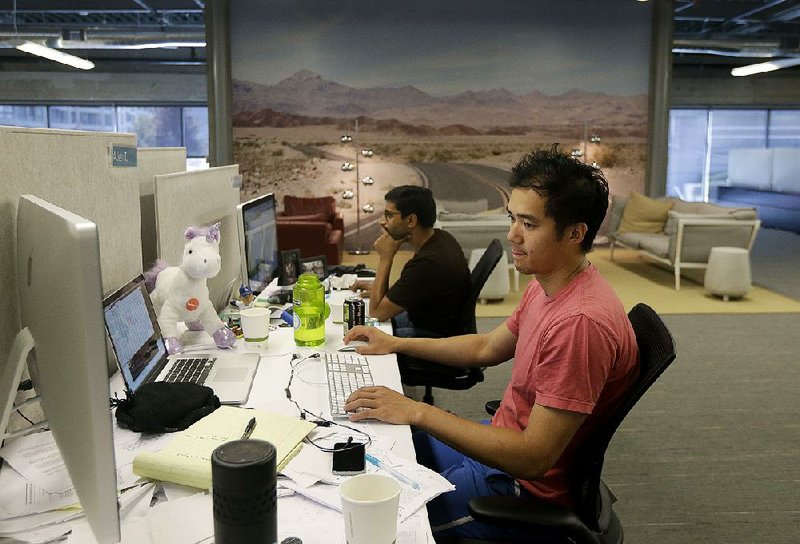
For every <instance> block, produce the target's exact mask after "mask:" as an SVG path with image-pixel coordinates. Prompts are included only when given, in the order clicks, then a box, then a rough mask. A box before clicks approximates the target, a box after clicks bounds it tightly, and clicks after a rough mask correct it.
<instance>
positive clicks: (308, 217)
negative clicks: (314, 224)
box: [278, 213, 328, 223]
mask: <svg viewBox="0 0 800 544" xmlns="http://www.w3.org/2000/svg"><path fill="white" fill-rule="evenodd" d="M281 219H286V220H287V221H319V222H320V223H326V222H327V221H328V216H326V215H325V214H324V213H309V214H305V215H286V214H284V215H281V216H279V217H278V221H280V220H281Z"/></svg>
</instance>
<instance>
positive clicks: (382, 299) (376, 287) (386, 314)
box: [369, 232, 405, 321]
mask: <svg viewBox="0 0 800 544" xmlns="http://www.w3.org/2000/svg"><path fill="white" fill-rule="evenodd" d="M403 242H404V240H395V239H394V238H392V237H391V236H389V235H388V234H387V233H385V232H384V233H383V234H381V235H380V236H379V237H378V239H377V240H375V243H374V244H373V247H374V248H375V252H376V253H377V254H378V268H377V269H376V270H375V280H374V281H373V282H372V287H371V288H370V291H369V315H370V317H374V318H376V319H378V320H379V321H386V320H387V319H391V318H392V317H394V316H396V315H397V314H399V313H400V312H402V311H404V310H405V308H403V307H402V306H398V305H397V304H395V303H394V302H392V301H391V300H389V299H388V298H387V297H386V292H387V291H388V290H389V274H390V273H391V271H392V263H393V262H394V256H395V254H396V253H397V250H398V249H400V245H401V244H402V243H403Z"/></svg>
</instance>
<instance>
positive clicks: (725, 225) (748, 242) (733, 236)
mask: <svg viewBox="0 0 800 544" xmlns="http://www.w3.org/2000/svg"><path fill="white" fill-rule="evenodd" d="M670 214H672V212H670ZM669 221H675V224H674V227H675V230H674V232H670V234H669V259H670V261H672V262H675V261H676V260H678V261H680V262H692V263H706V262H708V256H709V254H710V253H711V248H712V247H717V246H728V247H740V248H743V249H747V250H748V251H749V250H750V249H751V248H752V246H753V241H754V240H755V237H756V233H757V232H758V229H759V227H760V226H761V220H759V219H735V218H720V217H708V216H705V217H704V216H702V215H699V216H698V215H692V214H675V215H671V216H670V219H669V220H668V223H669ZM670 230H671V229H670Z"/></svg>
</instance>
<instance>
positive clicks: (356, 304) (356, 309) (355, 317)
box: [342, 297, 366, 334]
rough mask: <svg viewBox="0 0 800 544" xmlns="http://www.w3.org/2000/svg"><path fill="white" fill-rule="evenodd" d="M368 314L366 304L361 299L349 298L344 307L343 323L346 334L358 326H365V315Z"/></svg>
mask: <svg viewBox="0 0 800 544" xmlns="http://www.w3.org/2000/svg"><path fill="white" fill-rule="evenodd" d="M365 313H366V304H364V299H362V298H361V297H348V298H346V299H345V300H344V306H343V307H342V322H343V323H344V334H347V333H348V332H349V331H350V329H352V328H353V327H355V326H356V325H363V324H364V318H365V317H366V316H365V315H364V314H365Z"/></svg>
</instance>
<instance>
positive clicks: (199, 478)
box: [133, 406, 315, 489]
mask: <svg viewBox="0 0 800 544" xmlns="http://www.w3.org/2000/svg"><path fill="white" fill-rule="evenodd" d="M251 418H255V419H256V427H255V430H254V431H253V433H252V435H251V436H250V438H258V439H261V440H266V441H268V442H270V443H271V444H272V445H273V446H275V450H276V456H277V459H276V461H277V466H278V470H281V469H282V468H283V467H284V465H286V463H287V462H288V461H289V460H290V459H291V458H292V457H293V456H294V455H295V454H296V453H297V451H298V447H299V445H300V442H301V441H302V440H303V438H304V437H305V436H306V435H307V434H308V433H309V432H311V430H312V429H314V428H315V425H314V424H313V423H310V422H308V421H303V420H301V419H298V418H291V417H286V416H282V415H279V414H273V413H270V412H265V411H262V410H246V409H244V408H234V407H230V406H222V407H220V408H218V409H217V410H216V411H214V412H213V413H212V414H210V415H208V416H206V417H204V418H203V419H201V420H200V421H198V422H197V423H195V424H194V425H192V426H191V427H189V428H188V429H186V430H185V431H182V432H180V433H177V436H175V438H174V439H173V440H172V442H170V443H169V444H168V445H167V446H166V447H165V448H163V449H162V450H161V451H159V452H156V453H151V452H142V453H140V454H138V455H137V456H136V458H135V459H134V461H133V472H134V474H137V475H139V476H143V477H146V478H152V479H154V480H161V481H165V482H173V483H176V484H182V485H188V486H191V487H196V488H198V489H209V488H210V487H211V454H212V452H213V451H214V449H215V448H216V447H217V446H219V445H221V444H224V443H225V442H229V441H231V440H238V439H239V438H241V436H242V433H243V431H244V429H245V427H246V426H247V424H248V422H249V421H250V419H251Z"/></svg>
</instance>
